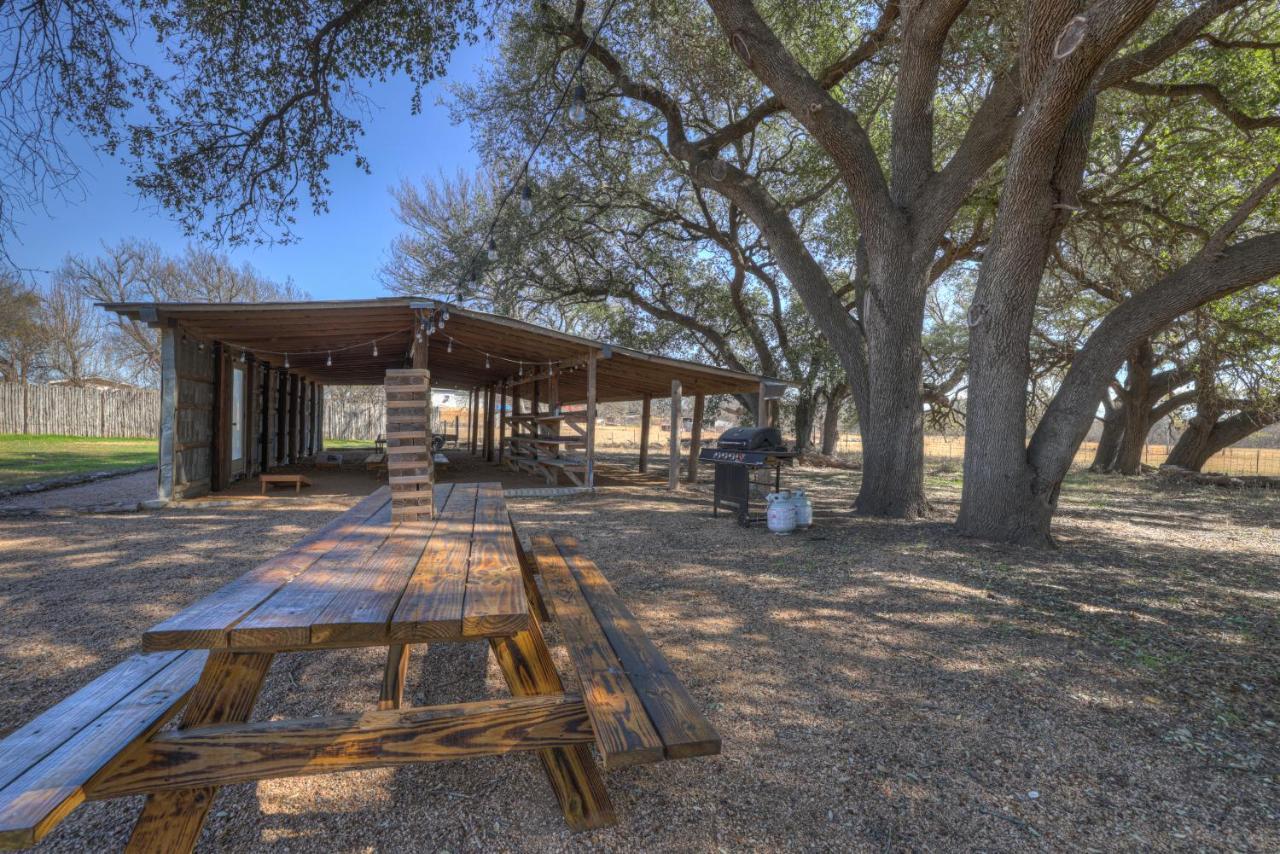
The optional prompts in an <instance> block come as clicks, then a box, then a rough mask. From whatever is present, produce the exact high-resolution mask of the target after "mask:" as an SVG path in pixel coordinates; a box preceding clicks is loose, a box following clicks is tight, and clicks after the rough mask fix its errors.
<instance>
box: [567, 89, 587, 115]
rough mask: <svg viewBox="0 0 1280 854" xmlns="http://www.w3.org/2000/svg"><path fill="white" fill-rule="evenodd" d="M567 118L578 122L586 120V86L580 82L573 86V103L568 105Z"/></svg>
mask: <svg viewBox="0 0 1280 854" xmlns="http://www.w3.org/2000/svg"><path fill="white" fill-rule="evenodd" d="M569 118H571V119H573V120H574V121H575V122H577V123H578V124H582V123H583V122H585V121H586V120H587V87H586V86H583V85H582V84H581V83H579V84H578V85H577V86H574V87H573V103H571V104H570V105H569Z"/></svg>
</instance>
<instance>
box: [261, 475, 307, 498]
mask: <svg viewBox="0 0 1280 854" xmlns="http://www.w3.org/2000/svg"><path fill="white" fill-rule="evenodd" d="M258 483H260V484H262V494H263V495H266V494H267V485H268V484H275V485H284V486H292V487H293V491H294V492H302V487H304V486H310V485H311V481H309V480H307V477H306V475H301V474H260V475H258Z"/></svg>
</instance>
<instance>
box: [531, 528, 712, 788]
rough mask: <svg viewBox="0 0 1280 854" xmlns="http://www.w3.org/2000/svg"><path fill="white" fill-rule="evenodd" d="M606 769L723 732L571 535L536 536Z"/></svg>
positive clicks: (690, 750)
mask: <svg viewBox="0 0 1280 854" xmlns="http://www.w3.org/2000/svg"><path fill="white" fill-rule="evenodd" d="M532 545H533V558H534V562H536V567H535V569H536V570H537V572H538V573H539V574H540V575H541V576H542V579H543V582H544V584H545V586H546V589H547V594H548V595H547V601H548V602H550V604H551V610H552V611H553V612H554V615H555V623H556V625H557V626H558V628H559V630H560V635H561V637H563V638H564V642H565V646H566V647H568V650H569V657H570V658H571V659H572V661H573V666H574V669H575V670H576V671H577V673H578V679H579V681H580V682H581V683H582V696H583V700H584V701H585V703H586V707H587V713H588V715H589V716H590V718H591V724H592V728H593V729H594V730H595V743H596V747H597V748H598V749H599V751H600V756H601V758H602V760H603V761H604V765H605V767H606V768H619V767H625V766H629V765H639V764H644V763H648V762H659V761H662V760H665V759H681V758H685V757H691V756H709V755H713V754H717V753H719V752H720V736H719V735H718V734H717V733H716V731H715V729H713V728H712V726H711V723H710V722H709V721H708V720H707V719H706V717H705V716H703V714H702V712H701V711H699V709H698V704H697V702H696V701H695V700H694V699H693V698H692V697H691V696H690V695H689V692H688V691H687V690H685V687H684V685H682V684H681V683H680V680H679V678H677V676H676V674H675V672H674V671H673V670H672V669H671V665H670V664H669V663H668V662H667V659H666V657H665V656H663V654H662V653H661V652H660V651H659V650H658V648H657V647H656V646H654V644H653V641H651V640H649V637H648V635H646V634H645V632H644V629H642V628H641V627H640V623H639V622H638V621H637V620H636V618H635V616H634V615H633V614H632V613H631V611H630V610H629V609H628V608H627V606H626V605H625V604H624V603H623V601H622V599H621V598H620V597H619V596H618V594H617V593H615V592H614V590H613V587H612V585H610V584H609V582H608V580H607V579H606V578H605V577H604V574H603V573H602V572H601V571H600V569H599V567H597V566H596V565H595V564H594V563H592V562H591V561H590V560H589V559H587V558H586V557H585V556H584V555H583V554H582V552H581V550H580V549H579V547H578V543H577V541H576V540H575V539H574V538H573V537H569V536H564V535H556V536H554V537H552V536H547V535H545V534H539V535H535V536H534V537H533V538H532Z"/></svg>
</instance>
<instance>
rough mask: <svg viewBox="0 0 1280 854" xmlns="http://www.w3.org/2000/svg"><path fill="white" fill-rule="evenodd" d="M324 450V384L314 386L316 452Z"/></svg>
mask: <svg viewBox="0 0 1280 854" xmlns="http://www.w3.org/2000/svg"><path fill="white" fill-rule="evenodd" d="M323 451H324V386H323V385H317V386H316V453H322V452H323Z"/></svg>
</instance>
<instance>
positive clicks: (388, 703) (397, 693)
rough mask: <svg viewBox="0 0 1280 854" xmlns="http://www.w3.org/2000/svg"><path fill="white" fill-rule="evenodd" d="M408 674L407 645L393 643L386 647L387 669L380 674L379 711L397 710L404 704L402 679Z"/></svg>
mask: <svg viewBox="0 0 1280 854" xmlns="http://www.w3.org/2000/svg"><path fill="white" fill-rule="evenodd" d="M408 672H409V645H408V644H402V643H393V644H391V645H390V646H389V647H387V669H386V670H385V671H383V674H382V694H381V696H380V697H379V698H378V708H379V709H398V708H400V706H401V705H403V704H404V679H405V675H406V674H407V673H408Z"/></svg>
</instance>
